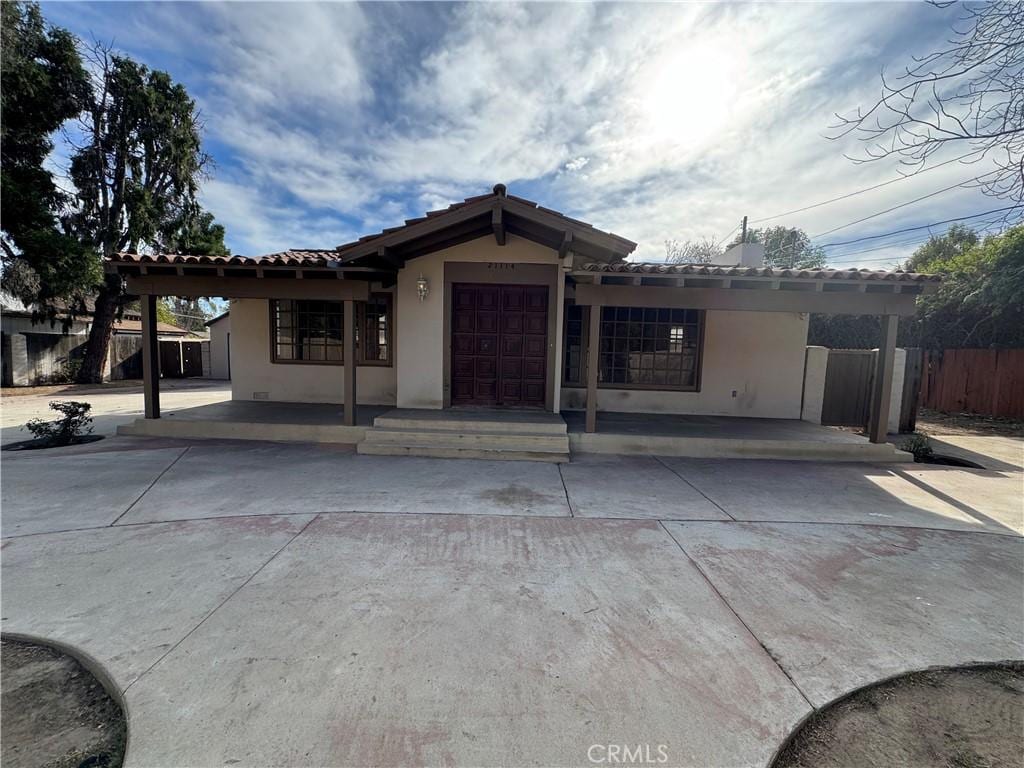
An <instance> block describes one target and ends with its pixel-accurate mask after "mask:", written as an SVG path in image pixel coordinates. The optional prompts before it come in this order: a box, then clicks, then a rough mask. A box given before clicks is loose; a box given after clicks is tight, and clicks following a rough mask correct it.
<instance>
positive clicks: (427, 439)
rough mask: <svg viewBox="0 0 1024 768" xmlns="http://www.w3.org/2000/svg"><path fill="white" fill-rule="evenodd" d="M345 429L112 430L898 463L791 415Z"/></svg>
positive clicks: (462, 453)
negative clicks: (590, 428)
mask: <svg viewBox="0 0 1024 768" xmlns="http://www.w3.org/2000/svg"><path fill="white" fill-rule="evenodd" d="M357 414H358V417H357V422H356V424H355V425H352V426H346V425H345V424H344V423H343V421H344V407H343V406H342V405H338V404H318V403H277V402H256V401H239V400H228V401H224V402H221V403H214V404H210V405H202V406H198V407H194V408H183V409H178V410H176V411H173V412H165V413H164V414H163V416H162V418H160V419H137V420H136V421H135V422H134V423H133V424H130V425H126V426H122V427H120V428H119V430H118V434H122V435H138V436H154V437H157V436H158V437H175V438H189V439H204V438H211V439H231V440H265V441H284V442H312V443H339V444H349V445H356V446H357V450H358V452H359V453H372V454H378V455H381V454H386V455H413V456H415V455H432V456H438V455H441V456H447V457H450V458H488V459H527V460H533V461H554V462H559V461H568V460H570V458H571V456H572V455H573V454H577V453H601V454H624V455H661V456H687V457H701V458H722V459H731V458H748V459H749V458H758V459H792V460H809V461H866V462H886V461H906V460H908V459H909V457H908V456H907V454H905V453H903V452H902V451H898V450H896V448H895V447H894V446H892V445H891V444H888V443H881V444H877V443H872V442H870V441H869V440H868V439H867V438H866V437H863V436H861V435H858V434H854V433H852V432H847V431H843V430H839V429H834V428H831V427H823V426H820V425H817V424H812V423H809V422H804V421H798V420H795V419H762V418H739V417H728V416H680V415H672V414H660V413H615V412H604V411H602V412H600V413H598V414H597V425H596V431H594V432H587V431H586V416H585V413H584V412H582V411H563V412H562V413H561V414H552V413H545V412H542V411H516V410H502V409H459V408H455V409H445V410H420V409H408V408H392V407H389V406H371V405H361V406H359V408H358V409H357Z"/></svg>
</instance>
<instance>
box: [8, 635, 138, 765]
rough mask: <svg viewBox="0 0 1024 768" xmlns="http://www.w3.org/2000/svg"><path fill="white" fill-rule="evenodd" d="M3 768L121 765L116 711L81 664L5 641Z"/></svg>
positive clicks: (121, 734)
mask: <svg viewBox="0 0 1024 768" xmlns="http://www.w3.org/2000/svg"><path fill="white" fill-rule="evenodd" d="M0 666H2V669H0V674H2V675H3V694H2V701H0V709H2V723H0V726H2V729H3V745H2V751H0V762H3V765H4V768H22V767H24V768H30V767H31V768H113V767H114V766H120V765H121V763H122V761H123V760H124V747H125V734H126V729H125V721H124V713H123V712H122V711H121V708H120V706H118V704H117V703H116V702H115V701H113V700H112V699H111V698H110V696H108V695H107V692H106V691H105V690H104V689H103V686H102V685H100V683H99V681H98V680H97V679H96V678H95V677H93V675H92V674H91V673H90V672H88V671H87V670H86V669H85V668H84V667H82V665H81V664H79V663H78V662H77V661H75V660H74V659H72V658H71V657H70V656H67V655H65V654H63V653H60V652H59V651H55V650H53V649H52V648H47V647H45V646H41V645H35V644H32V643H23V642H19V641H14V640H7V639H4V640H3V642H2V644H0Z"/></svg>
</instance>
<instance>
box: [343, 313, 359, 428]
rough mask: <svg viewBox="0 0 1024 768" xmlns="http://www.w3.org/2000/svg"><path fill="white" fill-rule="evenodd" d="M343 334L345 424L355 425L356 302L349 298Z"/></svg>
mask: <svg viewBox="0 0 1024 768" xmlns="http://www.w3.org/2000/svg"><path fill="white" fill-rule="evenodd" d="M342 322H343V324H344V330H343V334H344V337H345V340H344V356H345V371H344V375H343V378H344V387H345V426H346V427H354V426H355V425H356V304H355V302H354V301H352V300H351V299H346V300H345V309H344V318H343V320H342Z"/></svg>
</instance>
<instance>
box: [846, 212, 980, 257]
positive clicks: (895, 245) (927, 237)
mask: <svg viewBox="0 0 1024 768" xmlns="http://www.w3.org/2000/svg"><path fill="white" fill-rule="evenodd" d="M998 223H999V220H998V219H996V220H993V221H989V222H982V225H981V227H980V229H979V230H978V231H979V233H981V234H985V233H987V230H989V229H991V228H992V227H993V226H996V225H997V224H998ZM948 233H949V230H948V229H947V230H945V231H944V232H943V233H942V235H945V234H948ZM936 236H940V235H939V234H938V233H935V232H929V233H928V234H927V235H924V236H921V235H917V236H916V237H912V238H910V239H909V240H899V241H897V242H894V243H886V244H885V245H876V246H873V247H871V248H861V249H858V250H854V251H847V252H846V253H841V254H839V255H838V257H837V258H834V259H832V258H830V259H829V262H830V263H832V264H842V263H843V262H844V261H851V258H850V257H851V256H856V255H857V254H860V253H871V252H873V251H884V250H886V249H887V248H899V247H901V246H906V245H920V244H922V243H926V242H928V241H929V240H930V239H931V238H933V237H936ZM852 260H854V261H860V259H852ZM864 261H872V259H864ZM879 261H885V259H879Z"/></svg>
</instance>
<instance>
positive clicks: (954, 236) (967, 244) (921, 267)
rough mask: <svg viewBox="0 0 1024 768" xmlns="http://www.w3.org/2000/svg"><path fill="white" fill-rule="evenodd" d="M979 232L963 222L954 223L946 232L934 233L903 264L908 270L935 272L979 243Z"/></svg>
mask: <svg viewBox="0 0 1024 768" xmlns="http://www.w3.org/2000/svg"><path fill="white" fill-rule="evenodd" d="M979 239H980V238H979V237H978V233H977V232H975V231H974V230H973V229H971V228H970V227H968V226H965V225H963V224H954V225H953V226H951V227H950V228H949V229H948V230H946V232H945V234H942V235H932V236H931V237H929V238H928V240H927V242H925V243H924V244H923V245H920V246H918V247H917V249H916V250H915V251H914V253H913V255H912V256H911V257H910V258H909V259H908V260H907V263H906V264H905V265H904V266H903V269H905V270H906V271H907V272H935V271H938V270H940V269H941V264H943V263H944V262H947V261H949V260H950V259H953V258H955V257H956V256H960V255H962V254H964V253H966V252H967V251H968V250H970V249H971V248H973V247H974V246H976V245H977V244H978V241H979Z"/></svg>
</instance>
